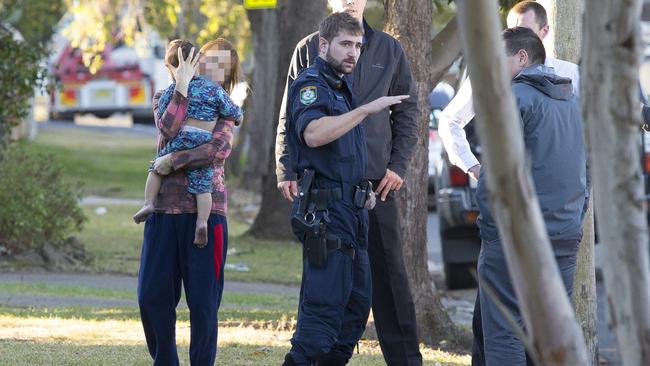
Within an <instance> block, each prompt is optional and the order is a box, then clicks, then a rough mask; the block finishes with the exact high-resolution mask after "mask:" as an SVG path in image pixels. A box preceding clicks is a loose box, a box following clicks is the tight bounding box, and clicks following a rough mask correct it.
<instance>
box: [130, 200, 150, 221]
mask: <svg viewBox="0 0 650 366" xmlns="http://www.w3.org/2000/svg"><path fill="white" fill-rule="evenodd" d="M153 211H154V207H153V204H151V203H145V204H144V206H142V208H141V209H140V210H139V211H138V212H136V213H135V215H133V221H135V223H136V224H139V223H141V222H143V221H145V220H147V217H149V215H151V214H152V213H153Z"/></svg>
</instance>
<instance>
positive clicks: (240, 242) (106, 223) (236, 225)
mask: <svg viewBox="0 0 650 366" xmlns="http://www.w3.org/2000/svg"><path fill="white" fill-rule="evenodd" d="M104 207H105V208H106V210H107V212H106V213H105V214H103V215H98V214H96V213H95V210H96V209H97V206H84V213H85V214H86V216H87V217H88V222H87V223H86V225H85V228H84V230H83V231H82V232H81V233H80V234H79V239H80V240H81V242H83V243H84V245H85V246H86V250H87V251H88V253H90V255H91V256H92V257H93V260H92V262H91V263H90V264H89V265H88V268H87V269H88V270H90V271H92V272H100V273H106V272H108V273H123V274H130V275H136V274H137V273H138V268H139V265H140V250H141V245H142V231H143V228H144V225H142V224H141V225H136V224H134V223H133V220H131V216H132V215H133V213H134V212H135V210H136V209H137V207H136V206H128V205H111V206H104ZM247 228H248V226H247V225H245V224H243V223H242V222H239V221H237V220H236V217H231V218H229V221H228V231H229V233H228V234H229V239H228V241H229V243H228V247H229V250H230V253H231V254H229V255H228V256H227V258H226V263H233V264H237V263H243V264H246V265H247V266H248V267H249V271H248V272H236V271H232V270H226V273H225V278H226V280H236V281H245V282H267V283H280V284H289V285H299V284H300V276H301V273H302V254H301V249H300V246H298V245H297V244H296V243H295V242H281V241H269V240H258V239H255V238H253V237H251V236H248V235H246V234H245V231H246V230H247Z"/></svg>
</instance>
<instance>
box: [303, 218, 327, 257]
mask: <svg viewBox="0 0 650 366" xmlns="http://www.w3.org/2000/svg"><path fill="white" fill-rule="evenodd" d="M326 232H327V225H326V224H325V223H324V222H322V221H320V222H319V223H318V225H316V226H315V227H314V230H312V231H310V232H308V233H307V235H305V256H306V257H307V260H308V261H309V264H311V265H312V266H314V267H321V266H324V265H325V263H327V234H326Z"/></svg>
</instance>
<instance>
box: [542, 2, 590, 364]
mask: <svg viewBox="0 0 650 366" xmlns="http://www.w3.org/2000/svg"><path fill="white" fill-rule="evenodd" d="M539 3H541V4H542V5H543V6H544V8H545V9H546V11H547V13H548V23H549V25H550V29H549V35H548V36H547V37H546V40H545V42H544V43H545V45H544V47H545V48H546V50H547V55H548V56H552V57H556V58H559V59H560V60H566V61H570V62H573V63H576V64H577V63H580V51H581V41H582V37H581V35H582V14H583V12H584V0H562V1H557V0H540V1H539ZM583 90H584V89H583ZM585 136H587V133H586V126H585ZM586 140H587V141H586V145H587V146H589V141H588V140H589V139H588V138H586ZM587 150H589V149H588V148H587ZM587 160H588V161H589V160H590V159H589V157H588V158H587ZM587 173H588V174H590V171H587ZM590 197H591V195H590ZM594 238H595V235H594V214H593V199H591V198H590V202H589V211H588V212H587V214H586V215H585V218H584V222H583V236H582V241H581V242H580V249H579V251H578V258H577V261H576V274H575V279H574V285H573V288H574V291H573V308H574V311H575V314H576V320H577V321H578V324H580V327H581V328H582V335H583V337H584V339H585V345H586V347H587V355H588V357H589V360H590V364H591V365H594V366H595V365H598V309H597V301H596V296H597V294H596V267H595V263H594Z"/></svg>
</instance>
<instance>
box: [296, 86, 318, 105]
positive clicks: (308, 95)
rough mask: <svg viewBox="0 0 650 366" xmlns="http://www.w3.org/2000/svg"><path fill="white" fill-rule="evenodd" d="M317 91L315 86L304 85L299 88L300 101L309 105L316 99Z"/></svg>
mask: <svg viewBox="0 0 650 366" xmlns="http://www.w3.org/2000/svg"><path fill="white" fill-rule="evenodd" d="M317 96H318V93H317V92H316V87H315V86H306V87H304V88H302V89H300V103H302V104H304V105H310V104H312V103H314V102H315V101H316V97H317Z"/></svg>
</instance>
